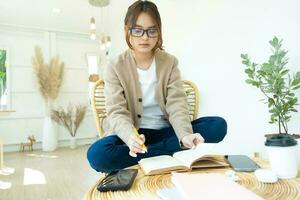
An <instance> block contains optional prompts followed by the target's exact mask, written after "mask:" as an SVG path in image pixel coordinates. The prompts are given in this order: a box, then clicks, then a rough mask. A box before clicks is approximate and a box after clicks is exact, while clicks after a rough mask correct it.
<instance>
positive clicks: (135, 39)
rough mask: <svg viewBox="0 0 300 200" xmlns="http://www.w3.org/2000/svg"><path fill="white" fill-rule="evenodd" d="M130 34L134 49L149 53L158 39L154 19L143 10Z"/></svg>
mask: <svg viewBox="0 0 300 200" xmlns="http://www.w3.org/2000/svg"><path fill="white" fill-rule="evenodd" d="M129 31H130V34H129V41H130V44H131V45H132V47H133V50H134V51H137V52H139V53H149V52H151V51H152V49H153V48H154V47H155V45H156V43H157V41H158V30H157V28H156V26H155V23H154V21H153V19H152V18H151V17H150V15H148V14H147V13H144V12H142V13H141V14H140V15H139V16H138V18H137V21H136V26H135V27H132V28H131V29H130V30H129Z"/></svg>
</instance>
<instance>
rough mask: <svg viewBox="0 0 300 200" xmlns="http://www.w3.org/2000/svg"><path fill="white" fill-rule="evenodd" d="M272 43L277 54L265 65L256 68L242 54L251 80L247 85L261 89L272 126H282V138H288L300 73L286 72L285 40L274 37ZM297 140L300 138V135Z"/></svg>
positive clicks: (254, 64)
mask: <svg viewBox="0 0 300 200" xmlns="http://www.w3.org/2000/svg"><path fill="white" fill-rule="evenodd" d="M269 43H270V45H271V50H272V53H273V54H272V55H271V56H270V57H269V60H268V61H267V62H265V63H263V64H260V65H259V64H256V63H254V62H252V61H250V58H249V57H248V55H247V54H241V58H242V63H243V64H244V65H245V66H246V69H245V73H246V74H247V76H248V79H247V80H246V83H248V84H250V85H253V86H255V87H257V88H258V89H259V90H260V91H261V92H262V93H263V95H264V96H265V99H264V101H265V103H266V104H268V108H269V113H270V114H271V116H270V122H269V123H271V124H274V123H277V124H278V131H279V134H288V133H289V131H288V122H289V121H290V119H291V113H292V112H297V110H296V108H295V106H296V105H298V99H297V97H296V96H295V93H294V91H296V90H297V89H299V88H300V71H298V72H296V73H295V74H293V75H292V74H291V73H290V70H289V69H287V68H286V64H287V63H288V58H287V57H286V55H287V51H285V50H284V49H282V39H281V40H279V39H278V38H277V37H274V38H273V40H271V41H269ZM294 136H295V137H296V138H299V135H294Z"/></svg>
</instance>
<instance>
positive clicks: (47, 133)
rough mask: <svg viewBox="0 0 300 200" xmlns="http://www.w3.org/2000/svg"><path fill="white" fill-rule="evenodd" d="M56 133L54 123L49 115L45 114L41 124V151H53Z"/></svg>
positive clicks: (55, 143)
mask: <svg viewBox="0 0 300 200" xmlns="http://www.w3.org/2000/svg"><path fill="white" fill-rule="evenodd" d="M57 141H58V134H57V130H56V125H55V123H54V122H53V121H52V119H51V117H50V116H45V119H44V126H43V151H54V150H55V149H56V148H57V143H58V142H57Z"/></svg>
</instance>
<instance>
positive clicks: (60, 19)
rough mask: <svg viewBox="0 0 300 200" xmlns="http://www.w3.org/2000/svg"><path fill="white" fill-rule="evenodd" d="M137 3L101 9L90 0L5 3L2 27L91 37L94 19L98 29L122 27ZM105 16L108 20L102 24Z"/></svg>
mask: <svg viewBox="0 0 300 200" xmlns="http://www.w3.org/2000/svg"><path fill="white" fill-rule="evenodd" d="M133 1H134V0H110V2H111V3H110V5H109V6H107V7H104V8H102V9H101V8H99V7H93V6H91V5H90V4H89V3H88V0H26V1H25V0H7V1H4V0H1V1H0V24H12V25H20V26H30V27H37V28H43V29H50V30H64V31H71V32H82V33H87V32H89V20H90V17H92V16H94V17H95V19H96V25H97V28H98V27H100V25H103V26H104V27H105V28H106V29H107V27H112V26H110V25H111V24H122V23H123V19H124V15H125V13H126V10H127V7H128V6H129V5H130V4H131V3H132V2H133ZM53 8H59V9H61V13H54V12H53V11H52V9H53ZM102 11H103V12H102ZM101 12H102V14H101ZM101 16H103V18H104V19H106V20H105V21H104V20H103V21H102V22H101V20H100V18H101ZM107 19H108V21H107Z"/></svg>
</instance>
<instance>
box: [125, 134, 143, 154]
mask: <svg viewBox="0 0 300 200" xmlns="http://www.w3.org/2000/svg"><path fill="white" fill-rule="evenodd" d="M144 143H145V136H144V135H143V134H141V135H139V136H136V135H135V134H134V133H132V134H131V135H130V137H129V140H128V147H129V155H130V156H132V157H137V153H145V150H144V149H143V144H144Z"/></svg>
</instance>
